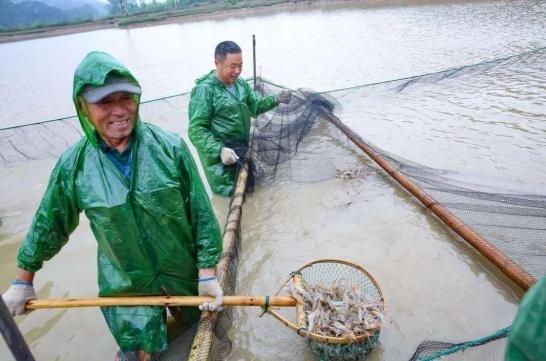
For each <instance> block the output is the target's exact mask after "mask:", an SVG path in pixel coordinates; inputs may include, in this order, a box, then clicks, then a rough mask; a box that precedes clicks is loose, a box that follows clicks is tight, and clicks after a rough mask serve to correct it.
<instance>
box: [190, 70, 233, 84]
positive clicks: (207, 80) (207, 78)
mask: <svg viewBox="0 0 546 361" xmlns="http://www.w3.org/2000/svg"><path fill="white" fill-rule="evenodd" d="M195 84H211V85H215V86H219V87H222V88H225V87H226V85H225V84H224V83H222V82H221V81H220V79H218V78H217V77H216V70H214V69H213V70H211V71H210V72H208V73H207V74H205V75H203V76H202V77H200V78H198V79H197V80H195Z"/></svg>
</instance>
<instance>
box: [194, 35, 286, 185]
mask: <svg viewBox="0 0 546 361" xmlns="http://www.w3.org/2000/svg"><path fill="white" fill-rule="evenodd" d="M214 62H215V64H216V70H212V71H211V72H209V73H208V74H206V75H204V76H202V77H201V78H199V79H197V80H196V85H195V87H194V88H193V90H192V92H191V98H190V105H189V119H190V125H189V128H188V133H189V137H190V140H191V142H192V143H193V145H195V147H196V148H197V151H198V153H199V158H201V164H202V165H203V168H204V170H205V175H206V177H207V180H208V181H209V184H210V187H211V189H212V191H213V192H214V193H217V194H220V195H223V196H231V195H232V194H233V191H234V186H235V176H236V173H237V167H236V165H235V163H237V162H238V161H239V159H240V158H241V157H244V155H245V154H244V153H245V152H246V149H247V146H248V142H249V138H250V118H251V117H254V118H255V117H257V116H258V115H260V114H262V113H264V112H267V111H268V110H270V109H273V108H274V107H276V106H277V105H278V104H279V103H288V102H290V93H289V92H288V91H282V92H280V93H279V94H278V95H277V96H276V97H275V96H266V97H260V96H258V95H257V94H256V93H255V92H254V91H253V90H252V89H251V88H250V86H249V85H248V83H247V82H246V81H245V80H244V79H240V78H239V75H240V74H241V71H242V67H243V58H242V51H241V48H240V47H239V45H237V44H236V43H234V42H233V41H223V42H221V43H220V44H218V45H217V46H216V50H215V52H214Z"/></svg>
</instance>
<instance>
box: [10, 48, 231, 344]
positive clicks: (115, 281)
mask: <svg viewBox="0 0 546 361" xmlns="http://www.w3.org/2000/svg"><path fill="white" fill-rule="evenodd" d="M112 73H116V74H118V75H121V76H123V77H125V78H128V79H130V80H132V81H134V82H135V83H136V84H138V83H137V81H136V79H135V78H134V77H133V76H132V75H131V73H130V72H129V71H128V70H127V69H126V68H125V67H124V66H123V65H122V64H120V63H119V62H118V61H117V60H116V59H114V58H113V57H111V56H110V55H108V54H106V53H102V52H91V53H89V54H88V55H87V57H86V58H85V59H84V60H83V61H82V63H81V64H80V66H79V67H78V68H77V69H76V73H75V75H74V89H73V100H74V104H75V105H76V110H77V112H78V117H79V120H80V123H81V126H82V128H83V130H84V133H85V137H83V138H82V139H81V140H80V141H79V142H78V143H76V144H75V145H74V146H72V147H71V148H69V149H68V150H67V151H65V152H64V153H63V154H62V155H61V157H60V159H59V161H58V163H57V165H56V166H55V168H54V170H53V172H52V174H51V178H50V181H49V184H48V186H47V189H46V191H45V194H44V197H43V199H42V202H41V204H40V206H39V208H38V211H37V213H36V215H35V217H34V220H33V223H32V226H31V228H30V231H29V233H28V235H27V237H26V239H25V240H24V242H23V244H22V246H21V248H20V250H19V254H18V265H19V267H20V268H22V269H25V270H28V271H32V272H36V271H38V270H39V269H40V268H41V267H42V263H43V262H44V261H47V260H49V259H50V258H52V257H53V256H54V255H55V254H56V253H57V252H59V250H60V249H61V247H62V246H63V245H64V244H65V243H66V242H67V241H68V237H69V235H70V234H71V233H72V231H73V230H74V229H75V228H76V226H77V225H78V219H79V213H80V212H81V211H84V212H85V214H86V216H87V218H88V219H89V221H90V224H91V229H92V231H93V234H94V235H95V238H96V240H97V242H98V255H97V256H98V283H99V295H100V296H120V295H123V296H128V295H160V294H165V293H168V294H172V295H196V294H197V293H198V291H197V278H198V272H197V271H198V268H212V267H215V265H216V264H217V262H218V261H219V258H220V255H221V251H222V243H221V234H220V229H219V227H218V223H217V221H216V218H215V215H214V213H213V210H212V207H211V205H210V201H209V197H208V195H207V193H206V191H205V189H204V187H203V184H202V182H201V179H200V177H199V173H198V171H197V170H196V167H195V164H194V161H193V159H192V156H191V154H190V152H189V150H188V148H187V146H186V145H185V143H184V142H183V140H182V139H181V138H180V137H179V136H176V135H175V134H172V133H169V132H166V131H163V130H161V129H160V128H158V127H155V126H153V125H150V124H146V123H141V122H140V120H139V119H138V118H137V121H136V125H135V129H134V132H133V136H134V138H133V141H132V145H131V147H132V169H131V179H130V181H127V180H126V179H125V178H124V176H123V175H122V173H121V172H120V170H119V169H118V168H117V167H116V166H115V165H114V163H113V162H112V161H111V160H110V159H109V158H108V157H107V156H106V154H104V153H103V151H102V150H100V148H99V146H98V141H97V135H96V132H95V129H94V127H93V125H92V123H91V122H90V121H89V119H88V118H87V117H86V115H85V113H84V112H83V111H82V106H81V96H80V94H81V93H82V90H83V89H84V88H85V87H86V86H87V85H89V84H91V85H102V84H103V83H104V81H105V79H106V77H107V76H108V75H109V74H112ZM137 102H140V97H137ZM162 312H163V308H162V307H106V308H103V313H104V315H105V318H106V321H107V323H108V325H109V327H110V329H111V331H112V333H113V334H114V337H115V338H116V340H117V342H118V345H119V346H120V348H121V349H122V350H123V351H124V352H127V351H132V350H138V349H142V350H145V351H148V352H156V351H159V350H162V349H164V348H165V347H166V342H167V341H166V329H165V325H164V321H163V318H162ZM183 312H185V313H186V315H189V316H188V317H189V320H190V321H194V320H196V319H197V317H198V316H199V313H198V310H197V309H191V310H189V311H188V309H184V311H183Z"/></svg>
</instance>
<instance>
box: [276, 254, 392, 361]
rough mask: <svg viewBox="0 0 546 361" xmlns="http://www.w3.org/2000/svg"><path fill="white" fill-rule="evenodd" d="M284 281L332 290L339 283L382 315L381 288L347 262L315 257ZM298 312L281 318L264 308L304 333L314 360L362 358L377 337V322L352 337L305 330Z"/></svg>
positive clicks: (301, 314)
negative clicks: (365, 330)
mask: <svg viewBox="0 0 546 361" xmlns="http://www.w3.org/2000/svg"><path fill="white" fill-rule="evenodd" d="M300 277H301V279H300ZM288 282H292V283H294V284H299V282H301V284H302V285H306V284H307V285H319V286H320V287H321V288H324V289H326V290H332V289H334V287H338V286H340V285H341V286H342V287H343V288H344V289H345V290H348V289H354V290H356V291H357V292H358V293H361V294H363V295H365V297H366V299H367V302H369V303H370V304H377V305H379V307H380V309H381V311H382V314H383V315H384V313H385V300H384V298H383V293H382V291H381V287H380V286H379V284H378V283H377V281H376V280H375V279H374V278H373V277H372V276H371V275H370V274H369V273H368V272H367V271H366V270H365V269H364V268H362V267H361V266H358V265H356V264H354V263H351V262H346V261H342V260H331V259H326V260H317V261H314V262H311V263H309V264H307V265H305V266H303V267H302V268H300V269H299V270H297V271H295V272H294V273H293V274H292V275H291V277H290V279H289V281H287V283H285V285H284V286H286V285H287V284H288ZM339 299H340V300H341V299H342V298H341V297H340V298H339ZM345 307H346V306H345ZM302 311H303V310H302ZM302 311H300V313H299V314H300V317H298V316H297V315H296V319H295V320H294V321H290V319H289V318H285V317H284V316H282V315H281V314H280V313H279V312H277V311H273V310H271V309H268V310H267V312H269V313H270V314H272V315H273V316H274V317H275V318H277V319H278V320H280V321H281V322H282V323H284V324H286V323H287V322H288V326H289V327H290V328H291V329H293V330H295V331H296V332H297V333H298V334H301V335H303V336H305V337H306V338H307V339H308V345H309V347H310V348H311V350H312V352H313V355H314V356H315V359H316V360H318V361H360V360H364V359H365V358H366V355H367V354H368V353H369V352H370V351H371V350H372V349H373V348H374V347H375V346H376V344H377V342H378V340H379V334H380V326H379V325H378V327H377V328H372V329H371V331H370V332H369V333H366V334H363V335H360V336H357V337H356V338H351V337H326V336H324V335H322V334H319V333H317V332H308V331H309V330H307V331H306V330H305V327H303V326H304V321H302V318H304V316H303V313H304V312H302ZM343 312H344V313H348V312H349V311H348V310H343Z"/></svg>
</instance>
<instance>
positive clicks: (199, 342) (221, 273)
mask: <svg viewBox="0 0 546 361" xmlns="http://www.w3.org/2000/svg"><path fill="white" fill-rule="evenodd" d="M247 178H248V162H246V163H245V164H244V165H243V167H242V168H241V171H240V172H239V177H238V178H237V186H236V187H235V193H234V194H233V199H232V201H231V206H230V209H229V213H228V216H227V219H226V225H225V227H224V236H223V251H222V258H221V259H220V262H218V264H217V265H216V274H217V277H218V282H219V283H220V286H221V287H222V289H225V286H226V282H227V272H228V269H229V265H230V264H231V263H232V262H234V255H235V254H236V250H237V236H238V232H239V223H240V220H241V213H242V207H243V202H244V194H245V190H246V181H247ZM217 320H218V313H217V312H203V314H202V315H201V320H200V321H199V326H198V328H197V332H196V334H195V338H194V340H193V344H192V348H191V353H190V356H189V357H188V361H206V360H207V359H208V356H209V353H210V349H211V346H212V340H213V331H214V327H215V326H216V322H217Z"/></svg>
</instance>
